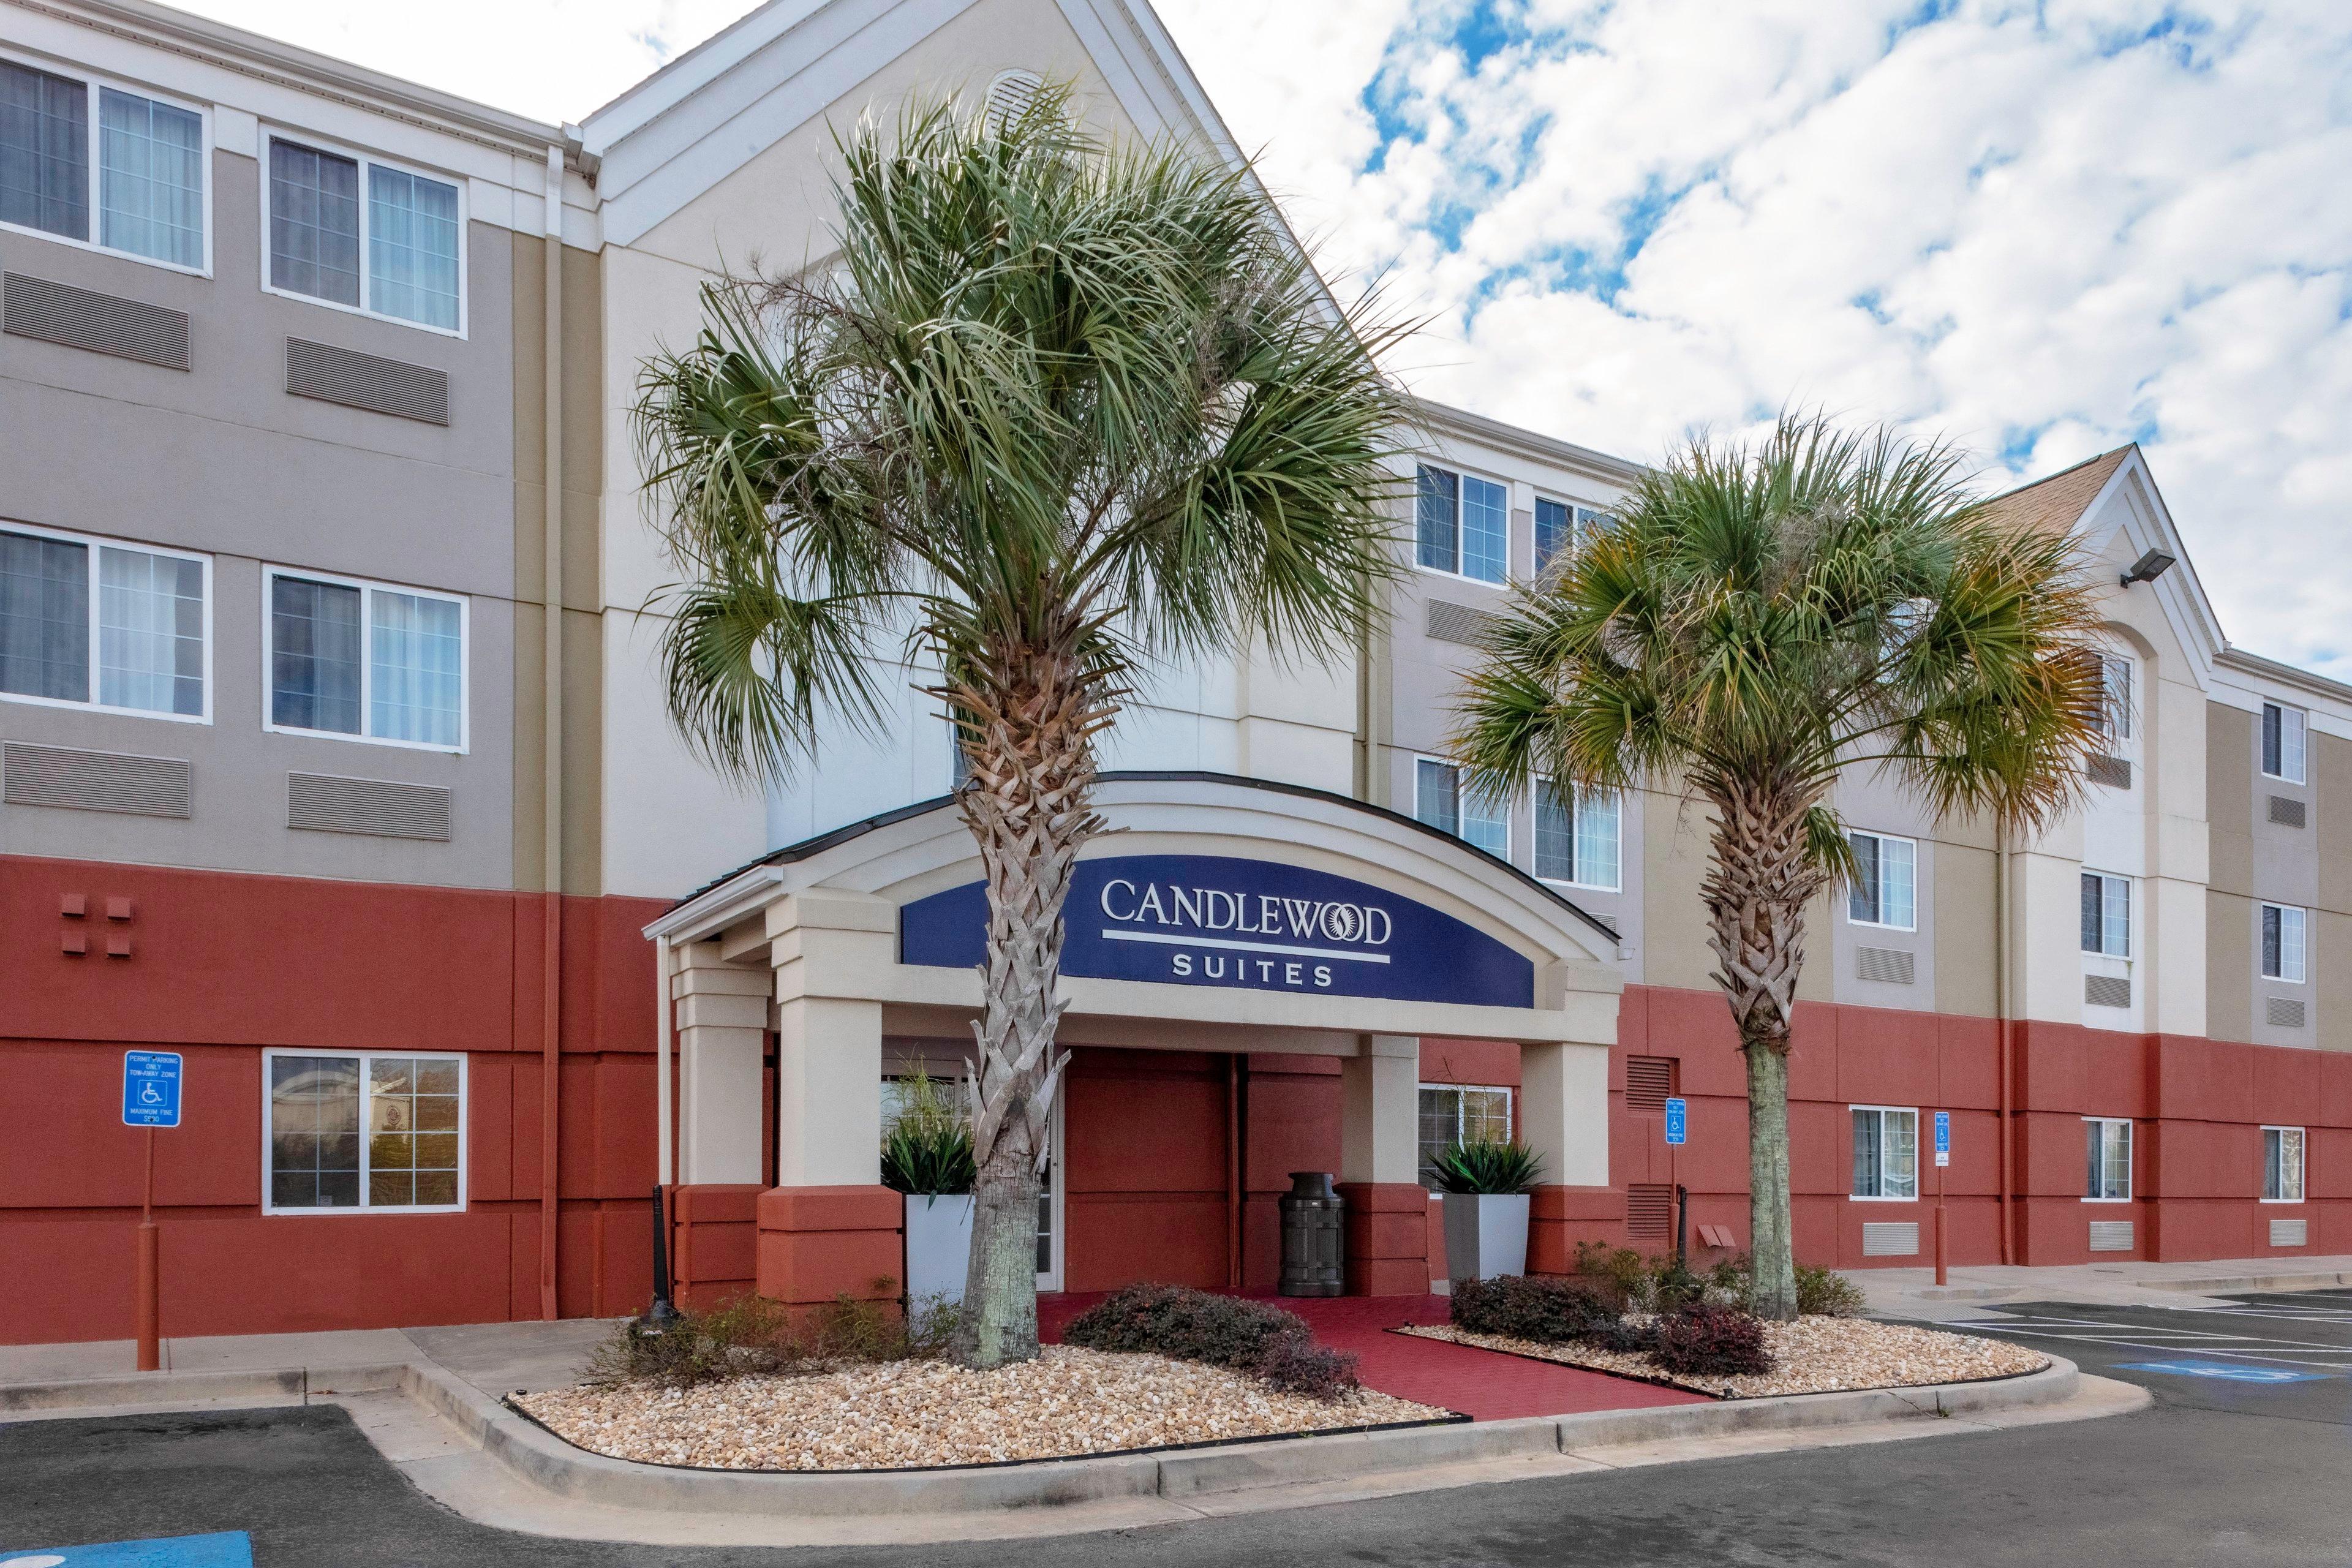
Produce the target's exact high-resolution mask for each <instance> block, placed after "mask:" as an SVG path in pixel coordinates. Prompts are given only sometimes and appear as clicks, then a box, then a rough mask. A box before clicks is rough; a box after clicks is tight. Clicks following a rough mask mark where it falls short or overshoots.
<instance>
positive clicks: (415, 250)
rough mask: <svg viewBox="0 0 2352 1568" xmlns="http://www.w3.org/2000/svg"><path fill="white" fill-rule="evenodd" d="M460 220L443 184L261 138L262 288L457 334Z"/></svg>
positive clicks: (452, 189)
mask: <svg viewBox="0 0 2352 1568" xmlns="http://www.w3.org/2000/svg"><path fill="white" fill-rule="evenodd" d="M464 233H465V223H464V215H463V213H462V211H461V210H460V206H459V202H458V195H457V186H456V185H455V184H452V183H450V182H449V181H446V180H436V179H434V178H432V177H431V176H429V175H425V174H416V173H414V172H413V171H411V170H407V169H396V168H394V167H393V166H392V165H390V164H388V163H377V162H376V161H375V160H374V159H373V158H364V157H359V156H356V155H352V154H348V153H331V152H327V151H324V150H322V149H320V148H317V147H311V146H307V145H305V144H304V143H302V142H289V141H287V140H285V139H284V138H282V137H277V136H273V137H271V138H270V139H269V286H270V287H271V288H272V289H277V290H278V291H280V292H283V293H288V294H299V295H302V296H304V297H306V298H308V299H312V300H325V301H326V302H327V303H329V304H331V305H342V306H346V307H348V308H350V309H352V310H364V311H366V312H367V313H368V314H370V315H373V316H389V317H391V318H393V319H394V320H395V321H414V322H415V323H417V324H418V325H420V326H426V327H433V328H436V329H437V330H439V331H446V332H457V331H464V329H465V310H464V277H465V268H464V261H463V257H462V250H461V243H460V242H461V241H462V239H463V237H464Z"/></svg>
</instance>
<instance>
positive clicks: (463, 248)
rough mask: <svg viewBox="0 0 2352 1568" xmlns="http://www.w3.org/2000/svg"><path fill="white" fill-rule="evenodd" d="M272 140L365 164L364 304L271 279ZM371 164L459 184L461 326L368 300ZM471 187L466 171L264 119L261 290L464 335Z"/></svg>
mask: <svg viewBox="0 0 2352 1568" xmlns="http://www.w3.org/2000/svg"><path fill="white" fill-rule="evenodd" d="M271 142H291V143H293V144H294V145H295V146H297V147H307V148H309V149H310V151H311V152H314V153H328V154H330V155H331V156H333V157H337V158H349V159H351V160H352V161H353V162H355V163H358V164H359V166H360V302H359V303H358V304H356V305H346V304H344V303H343V302H342V301H341V300H321V299H320V298H319V296H318V295H316V294H305V293H302V292H300V291H299V290H298V289H280V288H279V287H278V285H277V284H276V283H275V282H273V281H272V280H271V279H272V277H273V274H274V272H275V270H276V268H275V266H274V264H273V258H272V255H271V252H270V248H269V220H270V201H271V191H270V180H269V144H270V143H271ZM371 168H383V169H390V170H392V171H393V172H394V173H395V174H414V175H415V176H416V177H417V178H418V179H422V180H431V181H433V182H435V183H436V184H444V185H454V186H456V187H457V326H455V327H436V326H435V325H434V324H433V323H432V322H430V321H412V320H410V319H409V318H408V317H406V316H394V315H392V314H390V313H388V312H386V311H383V310H375V309H373V308H372V307H371V306H370V305H369V304H368V300H369V299H370V297H371V296H372V295H373V292H374V291H373V289H371V288H370V287H369V285H370V284H371V283H372V282H373V280H374V276H375V274H374V270H373V268H374V263H373V261H372V260H371V258H370V256H369V245H368V242H369V239H370V235H369V232H368V228H369V224H370V222H371V221H372V220H371V219H370V217H369V212H370V209H371V208H372V207H373V202H372V201H371V199H370V196H369V179H368V171H369V170H370V169H371ZM471 186H472V182H470V181H469V180H467V178H466V177H465V176H464V175H462V174H450V173H449V172H448V171H446V170H445V169H434V168H428V167H426V166H425V165H424V164H422V163H404V162H402V161H401V160H400V159H397V158H384V157H380V156H378V155H377V154H375V153H365V152H362V151H361V150H360V149H359V148H357V147H353V146H351V145H349V144H347V143H345V142H337V141H335V140H333V139H332V138H331V137H326V136H314V135H312V134H311V133H310V132H308V131H303V130H300V129H299V128H297V127H295V126H291V125H282V124H275V123H272V122H270V121H263V122H262V126H261V201H260V203H259V204H258V205H259V206H260V208H261V291H262V292H263V293H265V294H275V295H277V296H278V298H279V299H281V300H297V301H299V302H300V303H302V304H305V305H316V306H319V307H320V309H322V310H340V311H341V312H342V313H343V314H344V315H346V316H365V317H366V318H367V319H368V320H369V321H390V322H391V323H392V324H393V325H394V326H395V327H410V328H414V329H415V331H420V332H431V333H432V334H433V335H434V336H435V337H437V338H459V339H462V338H464V337H465V336H466V335H467V330H468V326H469V323H470V322H471V321H472V316H473V308H474V286H473V279H472V276H471V271H470V268H468V266H467V255H466V253H467V250H468V249H469V248H471V247H470V246H469V245H468V243H467V240H468V237H469V236H470V235H471V234H472V223H471V220H472V210H471V206H470V202H469V198H470V197H471V195H472V189H471Z"/></svg>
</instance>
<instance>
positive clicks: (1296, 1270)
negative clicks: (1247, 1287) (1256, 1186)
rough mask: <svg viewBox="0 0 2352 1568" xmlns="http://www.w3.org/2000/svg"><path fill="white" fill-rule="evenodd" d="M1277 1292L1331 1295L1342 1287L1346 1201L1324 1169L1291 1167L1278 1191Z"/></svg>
mask: <svg viewBox="0 0 2352 1568" xmlns="http://www.w3.org/2000/svg"><path fill="white" fill-rule="evenodd" d="M1280 1206H1281V1209H1282V1286H1281V1289H1282V1293H1283V1294H1284V1295H1286V1296H1337V1295H1340V1294H1342V1293H1344V1292H1345V1291H1346V1289H1347V1288H1348V1201H1347V1199H1345V1198H1343V1197H1341V1196H1340V1195H1339V1194H1338V1193H1335V1192H1333V1191H1332V1190H1331V1173H1330V1172H1328V1171H1293V1172H1291V1173H1290V1190H1289V1191H1288V1192H1286V1193H1285V1194H1282V1201H1281V1205H1280Z"/></svg>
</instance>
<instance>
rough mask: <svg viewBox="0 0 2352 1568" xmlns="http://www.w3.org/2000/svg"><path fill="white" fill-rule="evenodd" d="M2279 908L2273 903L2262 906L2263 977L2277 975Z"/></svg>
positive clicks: (2272, 978)
mask: <svg viewBox="0 0 2352 1568" xmlns="http://www.w3.org/2000/svg"><path fill="white" fill-rule="evenodd" d="M2279 913H2280V911H2279V910H2278V908H2277V906H2275V905H2273V904H2264V905H2263V979H2265V980H2276V979H2277V978H2278V977H2279Z"/></svg>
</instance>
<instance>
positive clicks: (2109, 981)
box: [2083, 974, 2131, 1007]
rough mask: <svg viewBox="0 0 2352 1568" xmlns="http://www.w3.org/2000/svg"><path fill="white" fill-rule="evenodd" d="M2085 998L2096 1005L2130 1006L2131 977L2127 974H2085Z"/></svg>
mask: <svg viewBox="0 0 2352 1568" xmlns="http://www.w3.org/2000/svg"><path fill="white" fill-rule="evenodd" d="M2083 1000H2084V1001H2085V1002H2088V1003H2089V1004H2090V1005H2092V1006H2094V1007H2128V1006H2130V1005H2131V977H2130V976H2129V975H2127V974H2085V975H2084V976H2083Z"/></svg>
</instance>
